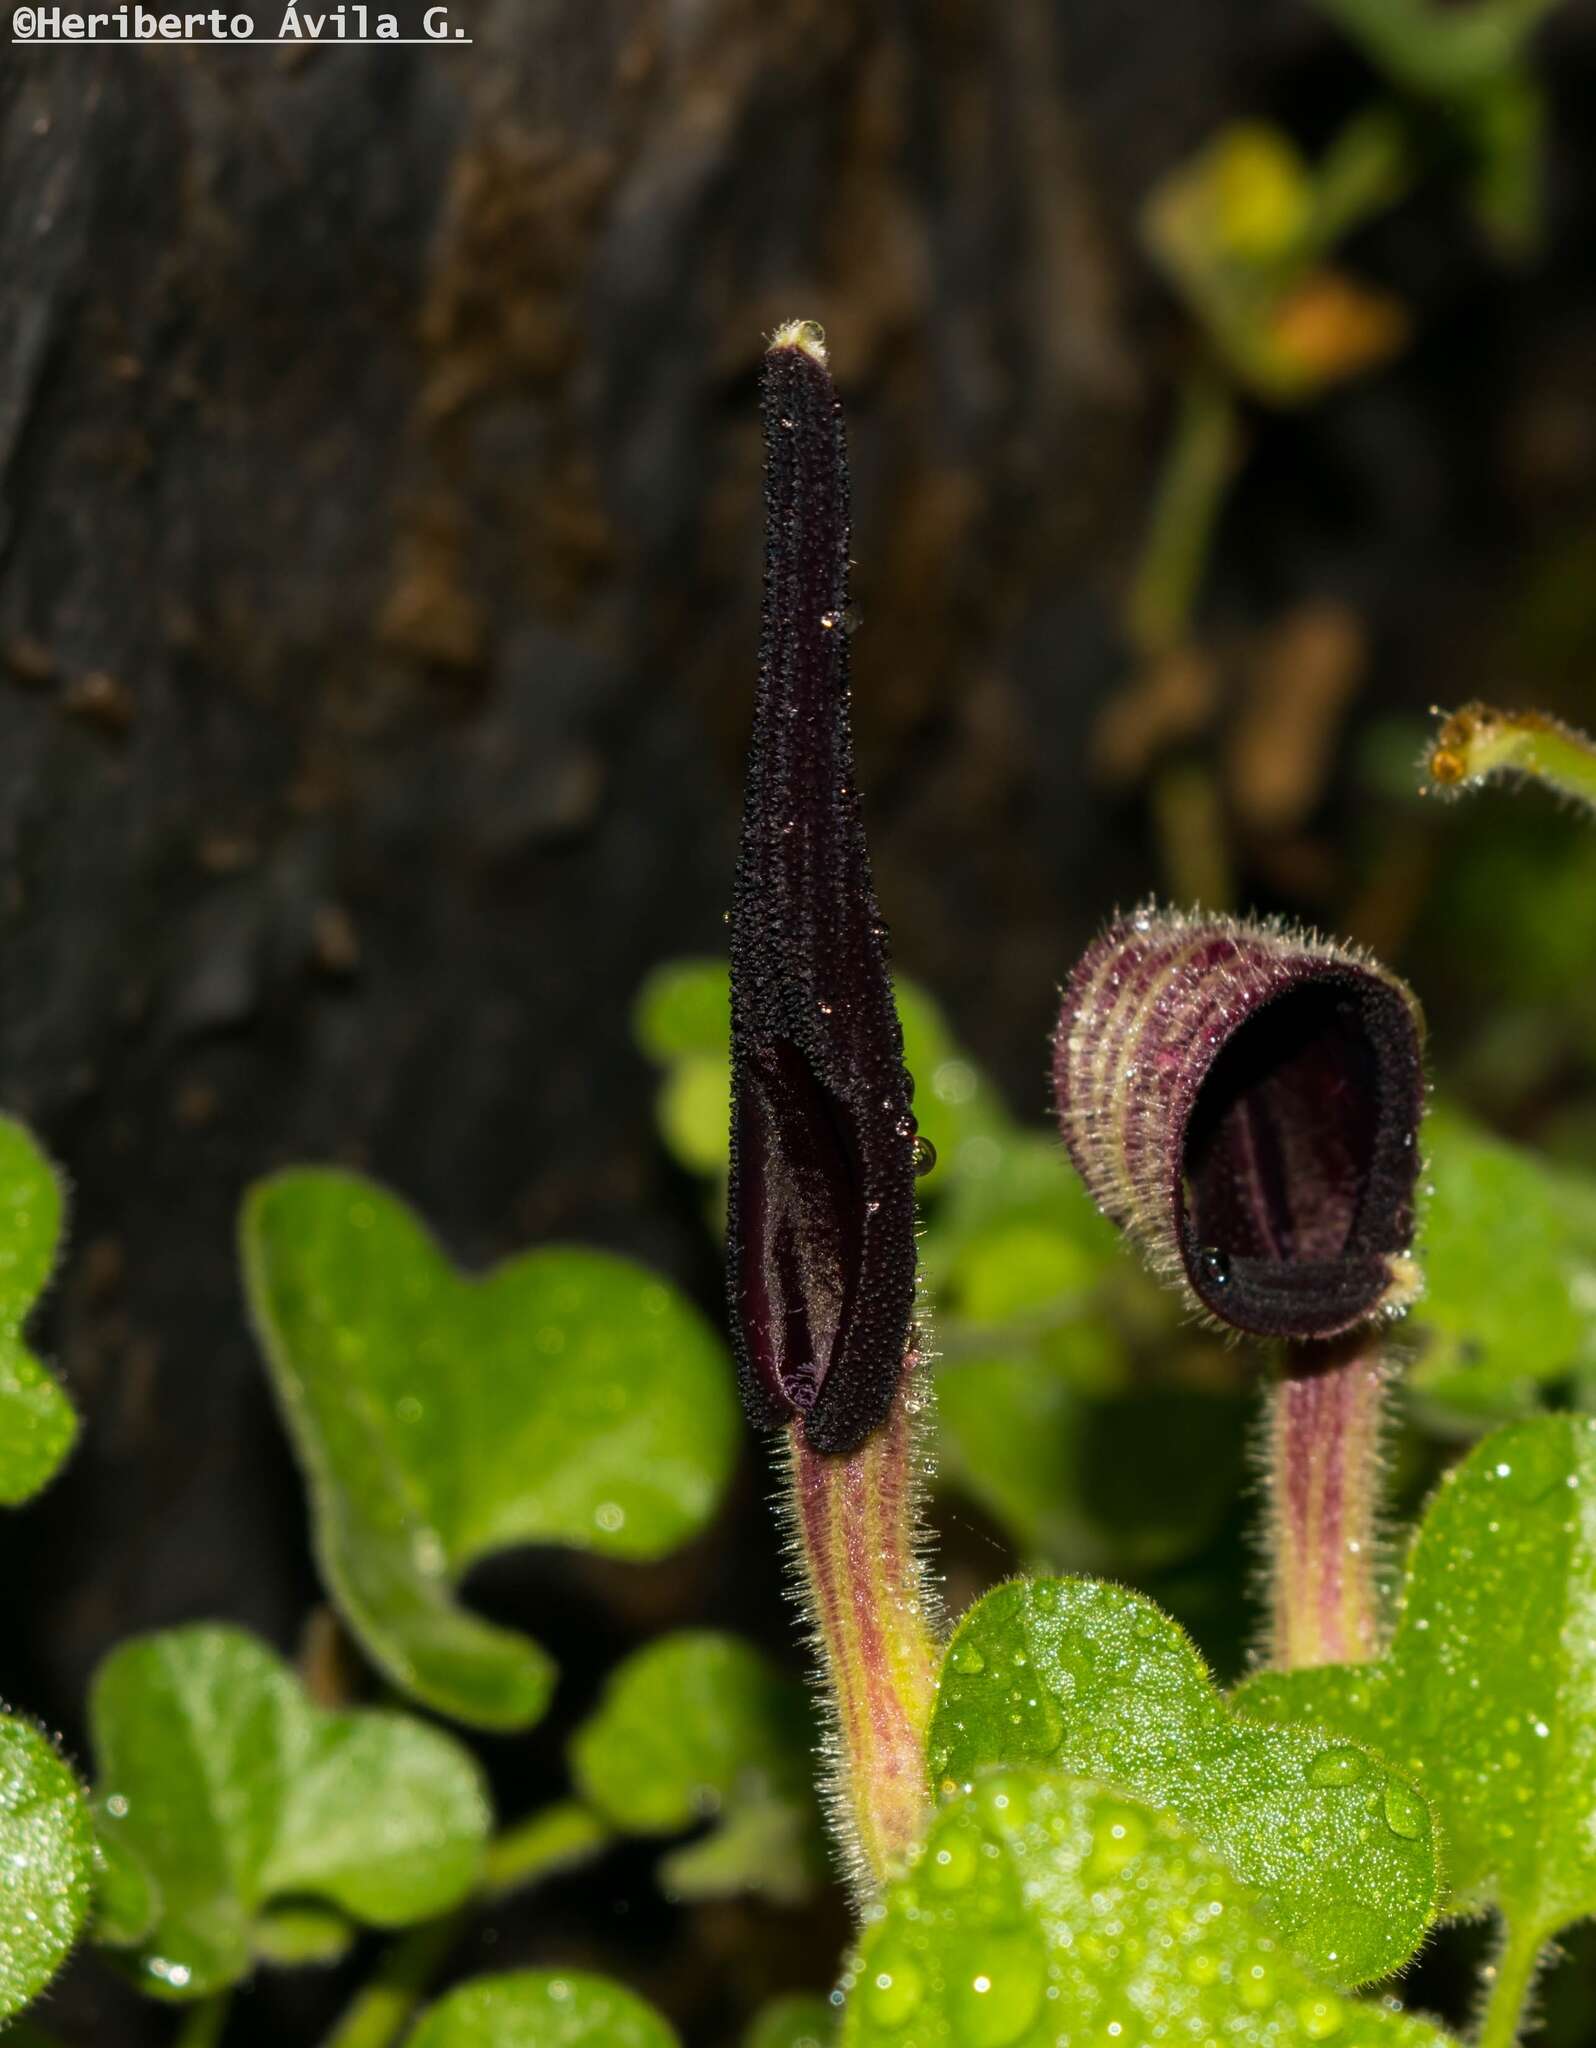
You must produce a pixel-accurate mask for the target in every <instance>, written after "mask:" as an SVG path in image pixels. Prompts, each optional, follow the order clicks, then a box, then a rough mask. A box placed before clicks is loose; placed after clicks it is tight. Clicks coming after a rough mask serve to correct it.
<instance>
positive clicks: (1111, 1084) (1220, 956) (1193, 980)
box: [1053, 910, 1424, 1339]
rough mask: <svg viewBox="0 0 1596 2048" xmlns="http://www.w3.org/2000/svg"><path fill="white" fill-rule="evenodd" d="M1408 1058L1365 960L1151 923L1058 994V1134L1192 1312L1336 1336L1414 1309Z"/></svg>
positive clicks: (1420, 1098)
mask: <svg viewBox="0 0 1596 2048" xmlns="http://www.w3.org/2000/svg"><path fill="white" fill-rule="evenodd" d="M1422 1048H1423V1023H1422V1020H1421V1017H1420V1014H1419V1008H1418V1004H1417V1003H1416V1001H1415V1000H1414V998H1413V996H1412V995H1411V993H1410V992H1409V991H1408V989H1407V988H1406V987H1405V986H1404V985H1403V984H1402V983H1401V982H1400V981H1398V980H1397V978H1396V976H1395V975H1393V974H1389V973H1388V972H1387V971H1386V970H1385V969H1384V968H1383V967H1380V966H1378V965H1376V964H1375V963H1374V962H1373V961H1371V960H1368V959H1366V958H1364V957H1363V956H1362V955H1361V954H1358V953H1355V952H1351V951H1348V950H1346V949H1344V948H1342V947H1338V946H1332V945H1328V944H1326V943H1325V942H1323V941H1322V940H1319V939H1315V938H1309V937H1304V936H1302V935H1301V934H1298V933H1295V932H1291V931H1288V930H1286V929H1284V928H1282V927H1279V926H1276V925H1252V924H1241V923H1237V922H1235V921H1233V920H1231V919H1229V918H1201V917H1184V916H1180V915H1177V914H1175V913H1171V912H1164V913H1161V914H1160V913H1156V912H1154V911H1151V910H1144V911H1141V912H1138V913H1137V914H1136V915H1135V916H1134V917H1131V918H1129V919H1127V920H1125V921H1123V922H1121V923H1119V924H1116V925H1114V926H1112V927H1111V929H1110V930H1108V931H1107V932H1105V933H1104V934H1103V936H1102V937H1101V938H1100V939H1099V940H1098V941H1097V942H1096V944H1095V945H1093V946H1092V947H1090V948H1089V949H1088V951H1087V952H1086V954H1085V955H1084V956H1083V958H1082V959H1081V961H1080V964H1079V965H1078V966H1077V967H1076V969H1075V972H1074V973H1073V974H1072V975H1071V977H1070V980H1069V985H1068V987H1067V988H1066V990H1065V992H1064V1005H1063V1011H1062V1014H1061V1016H1060V1019H1059V1027H1058V1034H1057V1037H1056V1039H1055V1041H1054V1059H1053V1080H1054V1090H1055V1097H1056V1101H1057V1106H1058V1115H1059V1122H1060V1124H1061V1126H1062V1128H1063V1132H1064V1139H1065V1143H1066V1144H1067V1145H1068V1146H1069V1150H1070V1156H1071V1157H1072V1158H1073V1159H1074V1161H1075V1164H1076V1166H1077V1167H1078V1168H1079V1169H1080V1173H1081V1177H1082V1179H1083V1180H1084V1181H1085V1182H1086V1185H1087V1187H1088V1188H1089V1189H1090V1190H1091V1192H1092V1194H1093V1195H1094V1196H1095V1198H1096V1200H1097V1201H1098V1203H1099V1204H1100V1205H1101V1207H1102V1208H1103V1209H1104V1210H1105V1211H1106V1212H1107V1214H1108V1215H1109V1216H1111V1217H1112V1218H1113V1219H1114V1221H1115V1222H1117V1223H1120V1224H1122V1225H1123V1226H1124V1228H1125V1229H1126V1230H1127V1231H1129V1232H1130V1234H1131V1235H1132V1236H1133V1237H1135V1238H1136V1239H1137V1240H1138V1241H1139V1242H1140V1244H1141V1245H1142V1247H1143V1249H1144V1250H1145V1251H1146V1253H1147V1254H1148V1256H1149V1258H1150V1259H1151V1261H1152V1263H1153V1265H1154V1266H1155V1267H1156V1268H1157V1269H1158V1270H1159V1271H1161V1272H1164V1273H1167V1274H1169V1275H1171V1276H1172V1277H1175V1278H1177V1279H1178V1280H1180V1281H1181V1282H1182V1283H1183V1284H1184V1286H1185V1288H1186V1289H1187V1290H1188V1292H1189V1294H1190V1296H1191V1297H1192V1298H1193V1299H1194V1300H1195V1302H1196V1303H1197V1304H1198V1305H1199V1306H1200V1307H1202V1308H1203V1309H1205V1310H1207V1311H1208V1312H1209V1313H1210V1314H1211V1315H1213V1316H1214V1317H1216V1318H1217V1319H1218V1320H1219V1321H1220V1322H1223V1323H1227V1324H1229V1325H1230V1326H1231V1327H1232V1328H1233V1329H1238V1330H1245V1331H1249V1332H1251V1333H1253V1334H1254V1335H1257V1336H1265V1337H1290V1338H1303V1339H1311V1338H1320V1337H1333V1336H1337V1335H1339V1334H1340V1333H1341V1332H1342V1331H1345V1330H1350V1329H1352V1328H1354V1327H1355V1326H1356V1325H1358V1324H1359V1323H1362V1322H1366V1321H1368V1320H1369V1319H1370V1318H1372V1317H1377V1316H1381V1315H1387V1314H1394V1313H1395V1312H1397V1311H1398V1310H1400V1309H1403V1308H1405V1307H1406V1306H1407V1305H1408V1303H1409V1302H1410V1301H1412V1300H1413V1298H1414V1296H1415V1295H1416V1294H1417V1293H1418V1290H1419V1274H1418V1268H1417V1266H1416V1265H1415V1263H1414V1261H1413V1259H1412V1257H1411V1256H1410V1244H1411V1239H1412V1235H1413V1194H1414V1184H1415V1181H1416V1179H1417V1175H1418V1165H1419V1152H1418V1127H1419V1118H1420V1115H1421V1114H1422V1111H1423V1106H1424V1074H1423V1064H1422Z"/></svg>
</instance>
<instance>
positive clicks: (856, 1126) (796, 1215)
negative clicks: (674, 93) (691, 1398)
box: [727, 330, 916, 1452]
mask: <svg viewBox="0 0 1596 2048" xmlns="http://www.w3.org/2000/svg"><path fill="white" fill-rule="evenodd" d="M761 403H762V411H763V417H764V429H765V492H766V506H765V513H766V559H765V609H764V630H763V637H762V641H761V648H760V679H759V692H758V698H757V702H756V706H755V715H754V736H753V745H752V749H751V752H750V757H749V766H748V778H747V784H746V790H745V797H744V809H743V832H742V845H741V851H740V854H739V859H738V868H737V882H736V889H735V893H734V897H733V908H732V921H731V925H732V928H731V960H732V1151H731V1181H730V1189H729V1201H728V1215H727V1291H728V1298H729V1306H730V1310H731V1323H732V1329H733V1333H734V1338H735V1343H736V1349H737V1355H738V1365H739V1373H740V1377H741V1381H742V1387H743V1394H744V1399H745V1402H746V1404H747V1407H748V1409H749V1412H750V1414H751V1416H752V1417H753V1419H754V1420H755V1422H756V1423H757V1424H759V1425H761V1426H768V1425H770V1424H773V1423H776V1422H779V1421H783V1420H787V1419H791V1418H792V1417H795V1416H801V1417H802V1418H803V1423H804V1433H805V1437H806V1439H807V1441H808V1443H809V1444H810V1446H811V1447H812V1448H813V1449H815V1450H818V1451H822V1452H844V1451H850V1450H853V1449H856V1448H857V1447H858V1445H859V1444H861V1443H862V1442H863V1441H864V1439H865V1438H866V1437H867V1436H869V1435H870V1434H871V1432H872V1431H873V1430H874V1429H876V1428H877V1427H879V1425H880V1424H881V1423H882V1422H883V1421H884V1420H885V1418H886V1416H887V1415H888V1413H889V1412H890V1410H891V1407H892V1402H893V1398H894V1395H895V1394H896V1391H897V1388H898V1383H899V1380H900V1378H901V1375H902V1371H903V1362H904V1358H905V1355H906V1353H907V1352H908V1349H909V1344H910V1323H911V1318H912V1315H913V1309H914V1295H915V1264H916V1259H915V1235H914V1232H915V1221H914V1175H915V1121H914V1115H913V1111H912V1109H911V1106H910V1083H909V1077H908V1075H907V1073H906V1072H905V1070H904V1064H903V1034H902V1031H901V1029H900V1027H899V1023H898V1015H897V1010H896V1007H895V1005H894V1003H893V997H892V981H891V976H890V974H889V971H888V967H887V954H886V932H885V928H884V926H883V924H882V920H881V915H880V912H879V910H878V909H877V906H876V899H875V890H874V886H873V883H872V880H871V874H870V860H869V854H868V852H867V850H866V846H865V837H864V826H863V822H862V819H861V816H860V811H859V801H858V794H857V790H856V787H855V777H854V763H853V740H852V733H851V729H850V721H849V653H848V632H847V628H846V624H845V620H846V618H847V602H848V486H847V465H846V454H845V450H844V444H843V426H842V418H841V411H840V408H839V405H838V402H837V398H836V393H835V391H834V390H833V388H832V384H831V379H830V376H829V374H828V372H827V370H826V366H825V358H824V354H823V351H822V350H821V348H820V346H819V344H818V341H817V340H816V339H815V338H814V336H813V332H812V330H803V331H802V332H799V331H796V330H793V331H789V330H783V331H782V333H781V334H779V335H778V337H777V340H776V343H775V345H774V346H773V347H772V349H771V351H770V353H769V354H768V355H767V357H766V359H765V371H764V378H763V382H762V387H761Z"/></svg>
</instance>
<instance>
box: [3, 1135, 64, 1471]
mask: <svg viewBox="0 0 1596 2048" xmlns="http://www.w3.org/2000/svg"><path fill="white" fill-rule="evenodd" d="M61 1210H62V1202H61V1183H60V1181H59V1180H58V1179H57V1177H56V1173H55V1169H54V1168H53V1167H52V1166H51V1164H50V1162H49V1160H48V1159H46V1158H45V1156H44V1154H43V1153H42V1152H41V1151H40V1150H39V1148H38V1146H37V1145H36V1144H35V1143H34V1142H33V1139H32V1137H31V1136H30V1135H29V1133H28V1131H27V1130H26V1129H25V1128H24V1126H23V1125H21V1124H19V1123H17V1122H16V1121H15V1120H14V1119H13V1118H11V1117H7V1116H0V1505H3V1506H6V1507H11V1506H14V1505H15V1504H16V1503H17V1502H18V1501H24V1500H27V1499H28V1498H29V1497H30V1496H31V1495H33V1494H35V1493H37V1492H38V1491H39V1489H40V1487H41V1486H43V1485H44V1484H45V1483H46V1481H48V1480H49V1479H51V1478H53V1477H54V1475H55V1473H56V1472H57V1471H58V1470H59V1469H60V1466H61V1464H62V1462H63V1460H64V1459H65V1457H66V1455H67V1452H68V1451H70V1450H71V1448H72V1441H73V1438H74V1437H75V1436H76V1435H77V1430H78V1420H77V1417H76V1416H75V1415H74V1414H73V1412H72V1403H71V1402H70V1401H69V1400H68V1399H67V1397H66V1395H65V1394H64V1393H63V1392H62V1391H61V1388H60V1387H59V1385H58V1384H57V1383H56V1381H55V1380H54V1379H53V1378H52V1377H51V1375H50V1373H49V1372H48V1371H47V1370H46V1368H45V1367H44V1366H43V1365H41V1364H40V1362H39V1360H38V1359H37V1358H35V1357H34V1355H33V1353H32V1352H31V1351H30V1350H29V1349H28V1347H27V1345H26V1344H25V1343H24V1342H23V1339H22V1329H23V1325H24V1324H25V1323H26V1321H27V1319H28V1317H29V1315H30V1314H31V1313H32V1311H33V1306H34V1303H35V1302H36V1301H37V1300H38V1298H39V1296H40V1295H41V1294H42V1293H43V1292H44V1288H45V1285H46V1283H47V1282H48V1280H49V1278H50V1274H51V1272H52V1271H53V1270H54V1267H55V1261H56V1253H57V1251H58V1249H59V1246H60V1240H61Z"/></svg>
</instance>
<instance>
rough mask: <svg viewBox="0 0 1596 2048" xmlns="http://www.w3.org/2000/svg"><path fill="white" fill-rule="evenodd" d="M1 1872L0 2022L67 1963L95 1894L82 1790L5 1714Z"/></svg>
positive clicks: (43, 1744)
mask: <svg viewBox="0 0 1596 2048" xmlns="http://www.w3.org/2000/svg"><path fill="white" fill-rule="evenodd" d="M0 1872H3V1874H4V1875H3V1879H0V2020H4V2019H7V2018H9V2017H10V2015H11V2014H12V2013H14V2012H19V2011H20V2010H21V2009H22V2007H23V2006H25V2005H26V2004H27V2003H28V2001H29V2000H30V1999H32V1998H36V1997H37V1996H38V1994H39V1993H40V1992H41V1991H42V1990H43V1989H44V1987H45V1985H46V1984H48V1983H49V1981H50V1979H51V1978H52V1977H53V1976H54V1975H55V1973H56V1971H57V1970H59V1969H60V1967H61V1965H62V1964H63V1963H64V1962H65V1961H66V1958H67V1955H68V1952H69V1951H70V1950H71V1947H72V1944H73V1943H74V1942H75V1941H76V1940H77V1938H78V1934H79V1932H80V1931H81V1929H82V1926H83V1923H84V1921H85V1920H86V1919H87V1917H88V1911H89V1902H90V1899H91V1898H92V1896H93V1888H94V1827H93V1823H92V1822H91V1820H90V1818H89V1803H88V1801H87V1799H85V1797H84V1796H83V1789H82V1787H81V1786H80V1785H79V1783H78V1781H77V1778H76V1777H75V1776H74V1774H73V1772H72V1771H71V1770H70V1769H69V1767H68V1766H67V1765H66V1764H65V1763H63V1762H62V1760H61V1758H60V1757H59V1756H58V1755H57V1754H56V1751H55V1750H54V1749H53V1748H52V1747H51V1745H50V1743H49V1742H48V1741H46V1739H45V1737H44V1736H43V1735H41V1734H40V1732H39V1730H38V1729H37V1728H35V1727H33V1726H32V1725H31V1724H30V1723H29V1722H27V1721H20V1720H18V1719H16V1718H15V1717H14V1716H12V1715H10V1714H6V1715H0ZM6 2039H7V2040H8V2041H9V2040H10V2039H11V2034H10V2032H9V2031H8V2032H7V2034H6Z"/></svg>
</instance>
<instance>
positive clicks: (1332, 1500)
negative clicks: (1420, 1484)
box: [1267, 1331, 1388, 1671]
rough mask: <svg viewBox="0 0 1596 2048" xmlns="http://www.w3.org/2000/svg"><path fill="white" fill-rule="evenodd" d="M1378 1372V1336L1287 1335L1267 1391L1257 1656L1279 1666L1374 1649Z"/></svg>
mask: <svg viewBox="0 0 1596 2048" xmlns="http://www.w3.org/2000/svg"><path fill="white" fill-rule="evenodd" d="M1387 1378H1388V1373H1387V1368H1386V1366H1385V1364H1384V1362H1383V1360H1382V1358H1381V1356H1380V1347H1379V1342H1378V1339H1377V1338H1376V1336H1375V1335H1374V1334H1373V1333H1372V1332H1368V1331H1364V1332H1361V1333H1358V1334H1357V1335H1355V1336H1353V1337H1351V1338H1344V1339H1342V1340H1341V1341H1340V1342H1339V1343H1336V1344H1296V1345H1292V1346H1290V1347H1289V1348H1288V1350H1287V1353H1286V1356H1285V1360H1284V1364H1283V1367H1282V1369H1281V1371H1280V1374H1279V1376H1278V1378H1277V1379H1276V1381H1275V1384H1274V1386H1273V1387H1272V1388H1271V1390H1270V1405H1269V1443H1268V1466H1267V1483H1268V1489H1269V1565H1270V1576H1271V1582H1272V1583H1271V1592H1272V1596H1273V1597H1272V1600H1271V1614H1270V1655H1269V1662H1270V1663H1271V1664H1272V1665H1274V1666H1275V1667H1276V1668H1277V1669H1279V1670H1283V1671H1294V1670H1297V1669H1300V1668H1301V1667H1302V1666H1304V1665H1310V1664H1357V1663H1362V1662H1363V1661H1364V1660H1365V1659H1367V1658H1370V1657H1376V1656H1378V1655H1379V1654H1380V1650H1381V1648H1382V1642H1381V1617H1380V1597H1379V1584H1378V1578H1377V1572H1376V1566H1377V1562H1378V1547H1379V1519H1380V1481H1381V1474H1382V1471H1383V1461H1382V1458H1381V1435H1382V1428H1383V1422H1384V1409H1385V1393H1386V1385H1387Z"/></svg>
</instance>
